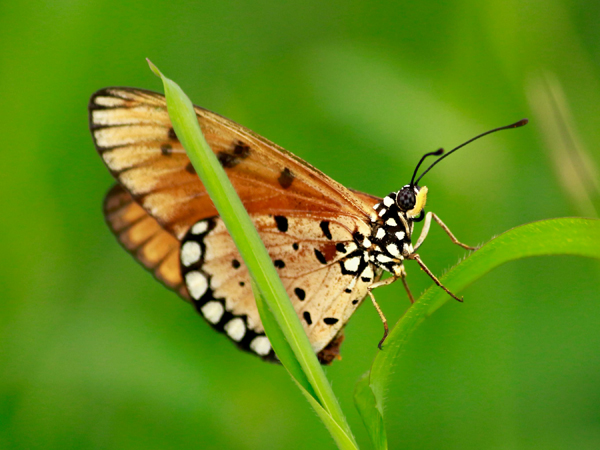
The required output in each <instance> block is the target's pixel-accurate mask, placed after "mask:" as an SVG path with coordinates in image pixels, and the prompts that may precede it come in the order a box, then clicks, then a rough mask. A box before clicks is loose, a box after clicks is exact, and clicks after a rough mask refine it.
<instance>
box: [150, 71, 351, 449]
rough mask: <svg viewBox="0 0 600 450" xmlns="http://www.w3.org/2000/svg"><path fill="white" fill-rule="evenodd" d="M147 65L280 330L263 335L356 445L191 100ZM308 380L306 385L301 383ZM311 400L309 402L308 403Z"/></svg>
mask: <svg viewBox="0 0 600 450" xmlns="http://www.w3.org/2000/svg"><path fill="white" fill-rule="evenodd" d="M148 63H149V65H150V68H151V69H152V71H153V72H154V73H155V74H156V75H157V76H158V77H160V78H161V79H162V81H163V86H164V89H165V96H166V98H167V109H168V112H169V117H170V119H171V123H172V125H173V128H174V130H175V133H176V134H177V137H178V138H179V140H180V142H181V143H182V145H183V147H184V148H185V150H186V153H187V155H188V157H189V158H190V161H191V162H192V165H193V166H194V169H195V170H196V173H197V174H198V176H199V177H200V179H201V180H202V183H203V184H204V186H205V188H206V190H207V192H208V194H209V196H210V198H211V200H212V201H213V203H214V205H215V207H216V208H217V211H218V212H219V215H220V216H221V218H222V219H223V221H224V222H225V225H226V226H227V230H228V231H229V234H230V235H231V238H232V239H233V241H234V242H235V245H236V246H237V248H238V250H239V252H240V254H241V256H242V258H243V259H244V263H245V264H246V266H247V267H248V271H249V272H250V276H251V277H252V279H253V280H254V282H255V285H256V287H257V289H258V291H259V292H260V294H261V296H262V298H263V299H264V301H265V303H266V304H267V305H268V307H269V310H270V311H271V312H272V314H273V317H274V318H275V321H276V322H277V324H278V327H279V328H280V330H281V334H275V335H274V336H273V337H271V335H270V334H268V333H267V334H268V337H269V340H271V339H273V341H275V343H276V345H277V347H278V348H280V349H281V348H284V346H285V345H286V344H287V345H288V346H289V348H290V349H291V350H292V352H293V355H294V356H295V358H296V360H297V362H298V364H291V365H289V366H287V365H286V366H285V367H286V369H287V370H288V371H289V372H290V374H291V375H292V377H293V378H294V380H295V381H296V382H297V383H298V384H299V385H300V386H302V387H303V388H304V389H303V392H306V393H307V395H309V396H311V398H313V397H312V395H311V394H310V393H311V392H314V394H315V397H314V398H313V400H314V401H315V402H316V403H318V404H319V405H320V406H321V407H322V408H323V409H324V410H325V411H326V413H327V414H328V415H329V417H330V418H331V419H332V421H334V422H335V423H336V426H337V427H339V429H341V430H343V431H344V434H345V435H346V437H347V439H348V441H350V442H352V447H344V448H357V445H356V443H355V441H354V437H353V435H352V432H351V430H350V427H349V426H348V424H347V422H346V419H345V417H344V414H343V413H342V410H341V408H340V405H339V403H338V401H337V399H336V397H335V395H334V393H333V390H332V388H331V385H330V384H329V382H328V380H327V377H326V376H325V373H324V372H323V369H322V368H321V365H320V364H319V362H318V360H317V357H316V355H315V354H314V352H313V350H312V347H311V345H310V342H309V340H308V337H307V336H306V333H305V332H304V329H303V328H302V325H301V324H300V321H299V319H298V316H297V315H296V312H295V311H294V308H293V306H292V304H291V302H290V301H289V298H288V296H287V293H286V291H285V288H284V287H283V284H282V283H281V280H280V279H279V276H278V275H277V272H276V271H275V268H274V267H273V263H272V262H271V258H270V257H269V255H268V253H267V251H266V249H265V247H264V245H263V243H262V241H261V239H260V237H259V235H258V232H257V231H256V229H255V228H254V224H253V223H252V221H251V220H250V217H249V216H248V213H247V212H246V210H245V209H244V206H243V205H242V202H241V200H240V198H239V197H238V195H237V193H236V192H235V190H234V188H233V186H232V185H231V182H230V181H229V178H227V175H226V174H225V171H224V170H223V168H222V167H221V164H220V163H219V161H218V160H217V157H216V156H215V154H214V153H213V151H212V149H211V148H210V146H209V145H208V143H207V142H206V140H205V139H204V136H203V135H202V132H201V130H200V125H199V123H198V120H197V118H196V113H195V112H194V108H193V105H192V102H191V101H190V99H189V98H188V97H187V96H186V95H185V93H184V92H183V91H182V90H181V88H180V87H179V86H178V85H177V84H176V83H175V82H174V81H172V80H170V79H169V78H167V77H165V76H164V75H162V73H161V72H160V71H159V70H158V68H157V67H156V66H154V64H152V63H151V62H150V61H148ZM261 319H262V316H261ZM281 336H284V337H285V341H286V344H283V343H282V342H281ZM273 341H272V343H273ZM286 363H287V361H286ZM299 368H301V369H302V370H301V372H302V373H300V371H299V370H298V369H299ZM307 380H308V383H309V384H308V385H305V383H306V382H307ZM311 404H314V403H313V402H312V401H311ZM317 413H319V411H317ZM320 416H321V415H320ZM328 429H329V427H328ZM334 438H335V436H334ZM336 442H337V440H336Z"/></svg>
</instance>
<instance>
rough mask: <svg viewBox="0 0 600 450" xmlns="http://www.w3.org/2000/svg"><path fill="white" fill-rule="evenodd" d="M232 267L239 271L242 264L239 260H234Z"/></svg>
mask: <svg viewBox="0 0 600 450" xmlns="http://www.w3.org/2000/svg"><path fill="white" fill-rule="evenodd" d="M231 265H232V266H233V268H234V269H239V268H240V266H241V264H240V262H239V261H238V260H237V259H234V260H233V261H231Z"/></svg>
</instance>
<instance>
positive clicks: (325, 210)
mask: <svg viewBox="0 0 600 450" xmlns="http://www.w3.org/2000/svg"><path fill="white" fill-rule="evenodd" d="M195 110H196V114H197V116H198V121H199V123H200V127H201V129H202V132H203V134H204V136H205V138H206V140H207V142H208V143H209V145H210V146H211V148H212V149H213V151H214V152H215V154H216V155H217V157H218V158H219V160H220V161H221V164H222V165H223V167H224V168H225V171H226V172H227V174H228V176H229V178H230V180H231V182H232V184H233V186H234V187H235V189H236V191H237V193H238V195H239V196H240V198H241V199H242V202H243V204H244V206H245V207H246V209H247V210H248V212H249V213H252V212H261V213H265V214H270V213H273V212H277V213H278V214H282V213H286V214H288V213H289V214H292V215H293V214H294V213H308V212H310V213H311V214H322V215H323V216H325V217H336V216H339V215H340V214H342V215H347V216H351V217H354V218H355V219H357V220H358V221H367V222H368V220H369V217H370V214H371V213H372V209H371V207H372V206H373V204H374V203H376V202H377V201H378V199H377V198H375V197H371V196H369V195H367V194H360V193H356V192H352V191H350V190H349V189H346V188H345V187H344V186H342V185H341V184H339V183H337V182H336V181H334V180H332V179H331V178H329V177H328V176H327V175H325V174H323V173H322V172H320V171H319V170H317V169H316V168H314V167H312V166H311V165H309V164H307V163H306V162H304V161H302V160H301V159H299V158H297V157H296V156H294V155H293V154H291V153H289V152H287V151H286V150H284V149H282V148H281V147H279V146H277V145H276V144H274V143H272V142H270V141H268V140H266V139H264V138H262V137H261V136H258V135H257V134H255V133H253V132H252V131H250V130H248V129H246V128H244V127H242V126H241V125H238V124H236V123H234V122H232V121H230V120H228V119H226V118H224V117H222V116H219V115H218V114H215V113H212V112H210V111H207V110H205V109H203V108H200V107H195ZM89 112H90V129H91V131H92V136H93V138H94V142H95V144H96V148H97V150H98V152H99V153H100V156H101V157H102V159H103V160H104V162H105V163H106V165H107V167H108V169H109V170H110V171H111V173H112V174H113V176H114V177H115V178H116V179H117V180H118V181H119V182H120V183H121V184H122V185H123V186H124V187H125V188H126V189H127V190H128V191H129V192H130V193H131V194H132V196H133V198H134V199H135V201H136V202H137V203H138V204H140V205H141V206H142V207H143V208H144V209H145V210H146V211H148V213H149V214H150V215H151V216H152V217H154V218H155V219H156V220H157V221H158V223H159V224H161V226H163V227H164V228H165V229H166V230H167V231H169V232H170V233H172V234H173V235H174V236H176V237H177V238H178V239H181V237H182V236H183V235H184V234H185V232H186V231H187V230H188V229H189V228H190V227H191V226H192V225H193V224H194V223H196V222H197V221H199V220H201V219H204V218H207V217H212V216H215V215H217V212H216V210H215V208H214V206H213V204H212V201H211V200H210V198H209V197H208V195H207V193H206V190H205V189H204V186H203V185H202V182H201V181H200V180H199V178H198V176H197V175H196V173H195V172H194V169H193V167H192V165H191V163H190V161H189V159H188V157H187V155H186V153H185V150H184V149H183V146H182V145H181V143H180V142H179V141H178V140H177V136H176V135H175V132H174V130H173V128H172V126H171V122H170V120H169V116H168V113H167V107H166V102H165V98H164V97H163V96H162V95H160V94H156V93H153V92H149V91H144V90H139V89H131V88H106V89H102V90H100V91H98V92H96V93H95V94H94V95H93V96H92V98H91V100H90V106H89Z"/></svg>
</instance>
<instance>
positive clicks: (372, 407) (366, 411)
mask: <svg viewBox="0 0 600 450" xmlns="http://www.w3.org/2000/svg"><path fill="white" fill-rule="evenodd" d="M370 375H371V372H367V373H365V374H364V375H363V376H362V377H360V379H359V380H358V381H357V382H356V386H355V387H354V404H355V405H356V409H358V411H359V412H360V415H361V417H362V420H363V423H364V424H365V428H366V429H367V432H368V433H369V437H370V438H371V442H372V443H373V446H374V447H375V449H376V450H387V448H388V446H387V435H386V432H385V424H384V423H383V411H380V410H379V409H378V408H377V403H376V399H375V394H373V391H372V390H371V386H370V383H371V379H370Z"/></svg>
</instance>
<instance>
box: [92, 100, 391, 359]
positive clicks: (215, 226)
mask: <svg viewBox="0 0 600 450" xmlns="http://www.w3.org/2000/svg"><path fill="white" fill-rule="evenodd" d="M196 114H197V116H198V121H199V123H200V126H201V128H202V131H203V133H204V135H205V138H206V140H207V142H208V143H209V145H210V146H211V148H212V149H213V151H214V152H215V154H216V155H217V157H218V159H219V161H220V162H221V164H222V166H223V167H224V168H225V170H226V172H227V174H228V176H229V178H230V180H231V182H232V184H233V185H234V187H235V189H236V191H237V193H238V195H239V196H240V198H241V200H242V202H243V204H244V206H245V207H246V209H247V210H248V212H249V214H250V216H251V218H252V220H253V222H254V224H255V226H256V227H257V229H258V232H259V234H260V236H261V238H262V239H263V242H264V243H265V247H266V248H267V250H268V252H269V255H270V256H271V258H272V259H273V261H274V264H275V266H276V267H277V269H278V272H279V275H280V277H281V279H282V281H283V284H284V286H285V287H286V290H287V292H288V295H289V296H290V298H291V300H292V302H293V304H294V308H295V309H296V311H297V312H298V315H299V317H300V319H301V321H302V323H303V325H304V328H305V330H306V332H307V334H308V336H309V339H310V341H311V344H312V346H313V349H314V350H315V351H316V352H319V351H321V350H323V349H324V348H326V347H327V345H328V344H329V345H330V347H331V346H332V345H333V346H335V345H339V341H340V340H339V339H336V336H339V333H340V330H341V329H342V328H343V327H344V325H345V324H346V322H347V320H348V319H349V317H350V315H351V314H352V313H353V312H354V310H355V309H356V307H357V306H358V305H359V304H360V301H361V300H362V298H363V297H364V296H365V295H366V292H367V287H368V286H369V285H370V284H371V283H372V282H373V281H374V280H376V279H378V277H379V275H380V272H377V273H376V272H374V271H373V270H372V269H371V266H370V265H369V264H367V263H366V262H364V261H363V259H362V258H363V255H362V254H360V252H358V250H357V249H356V244H354V241H353V236H354V235H355V233H362V234H363V235H365V236H367V235H368V234H369V232H370V228H369V221H370V219H371V215H372V214H373V212H372V211H373V210H372V205H373V204H375V203H377V202H378V201H379V199H378V198H375V197H372V196H370V195H367V194H362V193H359V192H355V191H351V190H348V189H346V188H345V187H343V186H342V185H340V184H339V183H337V182H335V181H333V180H332V179H331V178H329V177H327V176H326V175H324V174H323V173H321V172H319V171H318V170H317V169H315V168H313V167H312V166H310V165H309V164H307V163H306V162H304V161H302V160H300V159H299V158H297V157H295V156H294V155H292V154H291V153H289V152H287V151H285V150H283V149H282V148H280V147H278V146H276V145H275V144H273V143H271V142H269V141H267V140H266V139H264V138H262V137H260V136H258V135H256V134H255V133H253V132H251V131H250V130H247V129H246V128H244V127H241V126H240V125H237V124H235V123H234V122H231V121H229V120H228V119H225V118H224V117H221V116H219V115H217V114H214V113H211V112H209V111H207V110H204V109H202V108H198V107H196ZM90 128H91V130H92V134H93V137H94V140H95V143H96V147H97V149H98V151H99V153H100V155H101V156H102V158H103V160H104V162H105V163H106V165H107V166H108V168H109V169H110V171H111V173H112V174H113V175H114V176H115V178H116V179H117V180H118V181H119V183H120V185H121V186H116V187H115V188H113V189H112V190H111V191H110V192H109V193H108V195H107V197H106V201H105V215H106V219H107V222H108V223H109V225H110V227H111V229H112V230H113V232H114V233H115V234H116V236H117V238H118V239H119V241H120V242H121V243H122V244H123V245H124V247H125V248H126V249H127V250H128V251H129V252H130V253H132V254H133V256H134V257H135V258H136V259H137V260H138V261H140V262H141V263H142V264H143V265H144V266H146V267H147V268H148V269H150V270H151V271H152V272H153V273H154V275H155V276H156V277H157V278H158V279H159V280H161V281H162V282H163V283H164V284H165V285H166V286H168V287H170V288H172V289H174V290H176V291H177V292H179V294H180V295H182V296H183V297H184V298H186V299H189V298H190V297H191V299H192V300H193V303H194V305H195V306H196V308H197V309H198V310H199V311H200V313H201V314H202V315H203V316H204V317H205V318H206V319H207V320H208V321H209V322H210V323H211V324H212V325H213V326H214V327H215V328H217V329H218V330H220V331H222V332H224V333H226V334H227V335H228V336H229V337H230V338H231V339H232V340H233V341H235V342H236V343H237V344H238V345H240V346H241V347H242V348H244V349H247V350H251V351H253V352H254V353H257V354H258V355H260V356H262V357H265V358H270V357H272V356H273V354H272V351H271V349H270V346H269V345H268V340H266V337H264V330H263V328H262V324H261V323H260V318H259V316H258V311H257V309H256V304H255V302H254V298H253V295H252V291H251V289H250V279H249V276H248V272H247V270H246V268H245V266H244V265H243V262H242V260H241V257H240V256H239V253H238V251H237V249H236V248H235V246H234V244H233V241H232V240H231V239H230V237H229V234H228V233H227V230H226V229H225V226H224V224H223V222H222V220H221V219H220V218H219V217H218V214H217V211H216V209H215V208H214V205H213V204H212V201H211V200H210V198H209V197H208V195H207V193H206V191H205V189H204V186H203V185H202V183H201V181H200V180H199V178H198V177H197V175H196V174H195V172H194V169H193V167H192V165H191V164H190V161H189V159H188V158H187V156H186V154H185V150H184V149H183V147H182V145H181V143H180V142H179V141H178V140H177V136H176V135H175V133H174V131H173V128H172V126H171V122H170V120H169V117H168V113H167V109H166V103H165V99H164V97H163V96H161V95H159V94H155V93H152V92H147V91H142V90H137V89H129V88H107V89H104V90H101V91H99V92H97V93H96V94H94V96H93V97H92V99H91V102H90ZM194 230H196V231H198V232H194ZM345 261H348V262H345ZM365 261H366V258H365ZM180 264H181V266H180ZM348 267H351V268H354V267H357V268H358V269H357V271H353V272H352V273H349V272H348V270H346V269H347V268H348ZM363 272H364V273H363ZM186 286H187V287H186ZM335 350H336V349H334V353H335Z"/></svg>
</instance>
